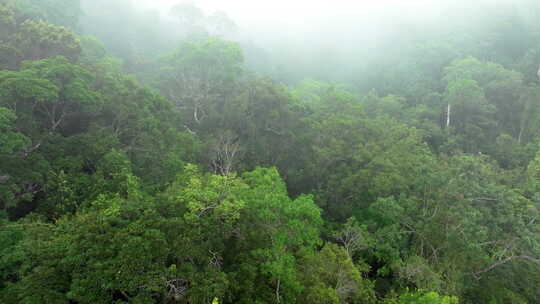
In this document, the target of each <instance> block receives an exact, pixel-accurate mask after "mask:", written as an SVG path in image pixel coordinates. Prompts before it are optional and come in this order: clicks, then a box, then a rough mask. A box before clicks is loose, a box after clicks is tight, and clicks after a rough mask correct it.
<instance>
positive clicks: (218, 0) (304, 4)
mask: <svg viewBox="0 0 540 304" xmlns="http://www.w3.org/2000/svg"><path fill="white" fill-rule="evenodd" d="M133 1H134V3H136V4H140V5H141V6H142V7H154V8H161V9H165V10H166V9H167V8H168V7H170V6H171V5H173V4H175V3H178V2H193V3H195V4H196V5H197V6H198V7H200V8H202V9H203V10H205V11H206V12H212V11H215V10H223V11H225V12H227V14H228V15H229V16H230V17H231V18H232V19H233V20H235V21H236V22H237V23H238V24H239V25H241V26H242V25H245V24H249V25H250V26H251V25H253V24H256V23H258V24H266V23H268V22H279V23H281V24H291V25H295V24H298V25H300V24H305V22H306V20H312V19H316V20H319V21H322V20H321V19H334V18H343V17H358V18H361V17H370V18H373V17H374V16H375V17H376V16H380V15H381V14H383V13H384V15H389V14H390V15H391V14H392V13H399V14H401V15H411V14H418V13H419V12H420V11H426V10H432V9H433V8H436V7H437V6H438V4H437V3H440V2H441V1H438V0H331V1H329V0H193V1H189V0H188V1H182V0H133ZM456 1H459V0H456ZM454 2H455V1H454ZM255 22H256V23H255Z"/></svg>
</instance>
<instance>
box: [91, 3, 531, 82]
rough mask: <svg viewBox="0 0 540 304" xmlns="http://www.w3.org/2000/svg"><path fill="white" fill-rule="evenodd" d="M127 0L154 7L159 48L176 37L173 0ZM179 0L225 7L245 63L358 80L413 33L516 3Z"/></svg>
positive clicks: (466, 21) (295, 77) (476, 18)
mask: <svg viewBox="0 0 540 304" xmlns="http://www.w3.org/2000/svg"><path fill="white" fill-rule="evenodd" d="M86 3H90V2H88V1H86ZM126 3H128V2H126ZM130 3H131V4H130V5H131V6H132V8H133V9H134V10H136V11H139V12H140V13H142V12H145V11H146V12H151V11H154V13H153V14H155V15H159V17H157V16H156V18H158V19H159V20H160V22H161V24H162V26H161V27H160V28H159V29H155V30H154V31H157V32H156V35H162V36H163V38H164V39H165V40H167V42H168V43H166V44H164V45H162V46H161V47H162V48H164V50H163V51H166V50H169V49H171V48H172V47H173V46H174V43H173V41H174V40H178V36H177V35H176V33H175V32H176V31H178V30H181V29H179V28H178V25H177V24H175V22H174V17H172V16H171V13H170V11H171V8H172V7H173V6H174V5H175V4H177V3H179V1H176V0H171V1H166V0H161V1H143V0H139V1H131V2H130ZM184 3H190V4H193V5H194V6H196V7H198V8H200V9H201V10H202V11H203V12H204V14H207V15H211V14H213V13H215V12H224V13H225V14H226V15H227V16H228V17H229V18H230V19H231V20H232V21H233V22H234V23H235V24H236V26H237V29H236V31H235V32H234V34H231V33H229V34H228V36H225V38H227V39H231V40H235V41H238V42H240V43H241V44H242V46H243V47H244V51H245V56H246V63H247V64H248V66H250V67H252V68H253V69H254V70H257V71H260V72H261V73H264V74H269V75H271V76H273V77H275V78H277V79H279V80H282V81H285V82H298V81H300V80H302V79H304V78H311V77H313V78H318V79H323V80H328V81H341V82H348V83H358V82H360V81H361V80H360V79H353V78H354V76H352V75H356V76H358V75H359V74H365V70H366V69H368V68H369V66H370V65H371V64H373V63H374V62H375V61H376V60H380V58H386V59H385V60H386V61H388V60H392V58H393V56H394V57H395V56H396V55H395V54H396V53H399V52H404V51H406V49H407V48H408V45H407V43H408V42H410V41H412V40H414V41H418V40H422V39H424V40H427V39H431V38H432V37H437V36H438V37H437V38H441V36H449V35H450V33H451V32H452V31H454V29H457V28H463V27H472V26H473V25H474V24H476V23H478V24H480V23H482V22H485V18H486V17H489V16H490V15H491V16H496V15H497V14H499V13H504V12H506V11H508V10H515V11H520V9H521V8H520V3H516V2H515V1H504V0H499V1H483V0H480V1H461V0H460V1H446V0H444V1H428V0H414V1H392V0H385V1H358V2H355V1H293V2H291V1H284V0H280V1H270V2H255V1H211V0H201V1H184ZM523 3H525V2H523ZM523 3H521V4H523ZM84 4H85V1H83V7H84ZM488 12H489V13H488ZM520 13H521V12H520ZM524 13H527V12H524ZM523 18H525V15H524V17H523ZM156 20H157V19H156ZM92 32H93V30H92V29H89V30H88V33H89V34H92ZM158 47H159V46H158ZM387 54H388V56H387ZM471 55H472V54H471ZM356 78H358V77H356Z"/></svg>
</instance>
